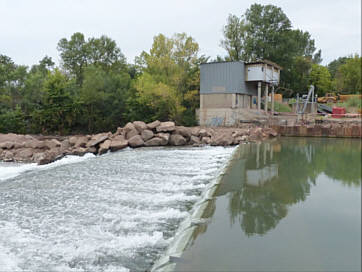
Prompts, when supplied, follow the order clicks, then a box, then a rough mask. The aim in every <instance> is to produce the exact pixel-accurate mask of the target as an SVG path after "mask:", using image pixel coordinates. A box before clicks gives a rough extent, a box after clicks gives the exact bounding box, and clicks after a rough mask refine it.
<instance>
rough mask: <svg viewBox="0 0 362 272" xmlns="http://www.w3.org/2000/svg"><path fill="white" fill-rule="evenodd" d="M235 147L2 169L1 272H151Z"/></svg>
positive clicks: (148, 151)
mask: <svg viewBox="0 0 362 272" xmlns="http://www.w3.org/2000/svg"><path fill="white" fill-rule="evenodd" d="M234 149H235V148H232V147H231V148H223V147H203V148H191V147H189V148H188V147H186V148H139V149H127V150H123V151H120V152H115V153H109V154H106V155H103V156H94V155H90V154H88V155H86V156H85V157H74V156H71V157H66V158H64V159H62V160H60V161H56V162H54V163H52V164H49V165H45V166H37V165H35V164H13V163H1V164H0V270H1V271H145V270H147V269H150V268H151V266H152V265H153V263H154V262H155V261H156V260H157V259H158V258H159V257H160V256H161V255H162V253H163V252H164V251H165V249H166V248H167V247H168V245H169V244H170V242H171V241H172V239H173V237H174V235H175V232H176V230H177V228H178V226H179V224H180V223H181V222H182V221H183V220H185V219H186V218H187V217H188V216H189V214H190V211H191V210H192V207H193V204H194V203H195V202H196V201H197V200H199V199H200V198H201V197H202V193H203V192H204V191H205V190H207V188H208V186H211V185H212V184H213V182H214V181H215V179H216V178H217V176H218V175H219V173H220V171H221V170H222V169H223V167H224V166H225V165H226V163H227V161H228V159H229V158H230V156H231V154H232V151H233V150H234Z"/></svg>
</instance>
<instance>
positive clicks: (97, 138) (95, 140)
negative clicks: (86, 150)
mask: <svg viewBox="0 0 362 272" xmlns="http://www.w3.org/2000/svg"><path fill="white" fill-rule="evenodd" d="M108 138H109V135H108V133H99V134H96V135H93V136H92V138H91V140H90V141H89V142H88V143H87V145H86V146H87V147H92V146H96V145H98V144H101V143H103V142H104V141H105V140H107V139H108Z"/></svg>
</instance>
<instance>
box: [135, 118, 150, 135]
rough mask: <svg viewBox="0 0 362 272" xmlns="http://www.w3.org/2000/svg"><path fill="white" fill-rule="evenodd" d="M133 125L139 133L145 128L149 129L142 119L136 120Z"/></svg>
mask: <svg viewBox="0 0 362 272" xmlns="http://www.w3.org/2000/svg"><path fill="white" fill-rule="evenodd" d="M133 125H134V127H135V128H136V129H137V131H138V132H139V133H141V132H142V131H143V130H145V129H147V125H146V123H145V122H142V121H134V122H133Z"/></svg>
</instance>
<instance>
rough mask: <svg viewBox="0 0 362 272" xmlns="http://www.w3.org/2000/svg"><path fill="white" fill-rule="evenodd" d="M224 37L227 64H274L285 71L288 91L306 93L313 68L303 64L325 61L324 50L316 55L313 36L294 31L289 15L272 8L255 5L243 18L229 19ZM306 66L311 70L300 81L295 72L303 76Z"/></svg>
mask: <svg viewBox="0 0 362 272" xmlns="http://www.w3.org/2000/svg"><path fill="white" fill-rule="evenodd" d="M223 34H224V39H223V40H222V41H221V45H222V46H223V47H224V48H225V49H226V50H227V52H228V56H227V57H226V58H225V59H226V60H243V61H254V60H259V59H267V60H271V61H273V62H275V63H277V64H279V65H280V66H282V67H283V72H282V73H281V86H282V87H284V88H287V89H293V90H295V91H298V92H304V91H307V88H306V84H305V79H304V77H305V76H304V75H305V74H308V72H309V70H310V67H308V65H301V64H302V62H304V64H308V63H320V62H321V61H322V57H321V50H319V51H317V52H316V53H315V51H316V48H315V44H314V40H313V39H311V36H310V34H309V33H308V32H303V31H302V30H294V29H292V25H291V22H290V20H289V19H288V17H287V16H286V14H285V13H284V12H283V11H282V9H281V8H279V7H276V6H273V5H265V6H264V5H260V4H253V5H251V6H250V8H249V9H247V10H246V12H245V13H244V14H243V15H242V16H241V17H240V18H238V17H237V16H235V15H229V17H228V21H227V24H226V25H225V26H224V31H223ZM302 60H303V61H302ZM303 66H304V67H306V68H308V69H306V70H303V71H302V74H303V76H302V77H300V76H298V78H300V79H301V81H298V80H296V75H297V73H298V72H297V71H296V70H295V69H299V72H301V71H300V68H301V67H303Z"/></svg>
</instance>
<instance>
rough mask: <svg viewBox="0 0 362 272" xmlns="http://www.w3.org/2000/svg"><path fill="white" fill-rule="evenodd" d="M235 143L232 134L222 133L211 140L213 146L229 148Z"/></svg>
mask: <svg viewBox="0 0 362 272" xmlns="http://www.w3.org/2000/svg"><path fill="white" fill-rule="evenodd" d="M233 142H234V139H233V137H232V136H231V134H230V133H226V132H223V133H220V134H217V135H215V136H214V137H212V138H211V143H210V144H211V145H217V146H228V145H232V144H233Z"/></svg>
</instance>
